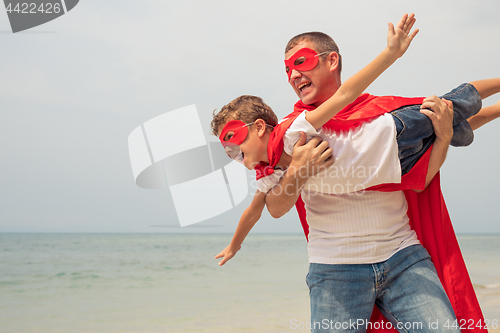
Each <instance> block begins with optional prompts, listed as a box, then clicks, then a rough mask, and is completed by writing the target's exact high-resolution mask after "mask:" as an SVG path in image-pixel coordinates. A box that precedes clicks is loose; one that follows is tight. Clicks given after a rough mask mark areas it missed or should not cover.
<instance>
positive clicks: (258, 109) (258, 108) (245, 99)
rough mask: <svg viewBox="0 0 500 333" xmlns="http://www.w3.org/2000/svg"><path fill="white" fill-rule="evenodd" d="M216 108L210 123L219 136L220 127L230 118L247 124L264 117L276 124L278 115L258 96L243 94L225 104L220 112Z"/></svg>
mask: <svg viewBox="0 0 500 333" xmlns="http://www.w3.org/2000/svg"><path fill="white" fill-rule="evenodd" d="M216 111H217V110H214V113H213V119H212V123H211V124H210V126H211V129H212V134H213V135H215V136H218V134H219V127H220V126H222V125H224V124H226V123H227V122H228V121H230V120H241V121H242V122H244V123H245V124H249V123H253V122H254V121H256V120H257V119H262V120H264V121H265V122H266V124H268V125H271V126H273V127H274V126H276V124H278V117H277V116H276V114H275V113H274V112H273V110H272V109H271V108H270V107H269V106H268V105H267V104H266V103H264V101H263V100H262V98H260V97H257V96H250V95H243V96H240V97H238V98H236V99H234V100H232V101H231V102H229V103H228V104H226V105H224V106H223V107H222V108H221V109H220V111H219V112H218V113H216Z"/></svg>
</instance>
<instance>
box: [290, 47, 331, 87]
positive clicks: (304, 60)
mask: <svg viewBox="0 0 500 333" xmlns="http://www.w3.org/2000/svg"><path fill="white" fill-rule="evenodd" d="M328 52H330V51H325V52H322V53H320V54H317V53H316V51H314V50H313V49H309V48H307V47H305V48H303V49H300V50H298V51H297V52H295V53H294V54H293V55H292V56H291V57H290V58H289V59H288V60H285V69H286V74H287V75H288V81H290V76H291V75H292V70H294V69H295V70H297V71H301V72H307V71H310V70H311V69H313V68H314V67H316V65H317V64H318V61H319V59H318V57H319V56H320V55H322V54H325V53H328Z"/></svg>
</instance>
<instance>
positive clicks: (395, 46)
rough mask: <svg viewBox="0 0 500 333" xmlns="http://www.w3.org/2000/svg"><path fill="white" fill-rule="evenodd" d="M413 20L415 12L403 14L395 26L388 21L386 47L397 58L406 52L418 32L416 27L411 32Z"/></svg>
mask: <svg viewBox="0 0 500 333" xmlns="http://www.w3.org/2000/svg"><path fill="white" fill-rule="evenodd" d="M415 21H416V19H415V14H413V13H412V14H410V15H408V14H404V15H403V17H402V18H401V20H399V22H398V24H397V25H396V28H394V25H393V24H392V23H389V32H388V33H387V48H388V49H389V51H391V52H393V53H394V55H395V56H396V57H397V58H399V57H401V56H402V55H403V54H404V53H405V52H406V50H407V49H408V47H409V46H410V43H411V41H412V40H413V38H414V37H415V36H416V35H417V33H418V29H415V30H414V31H413V32H411V29H412V28H413V25H414V24H415ZM410 32H411V33H410Z"/></svg>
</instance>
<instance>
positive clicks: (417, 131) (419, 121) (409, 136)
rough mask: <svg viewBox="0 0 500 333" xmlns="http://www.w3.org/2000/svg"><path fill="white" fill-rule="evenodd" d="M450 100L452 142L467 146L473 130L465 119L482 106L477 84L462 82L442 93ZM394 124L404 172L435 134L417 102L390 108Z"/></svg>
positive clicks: (420, 154) (416, 159) (453, 144)
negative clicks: (451, 105)
mask: <svg viewBox="0 0 500 333" xmlns="http://www.w3.org/2000/svg"><path fill="white" fill-rule="evenodd" d="M441 97H442V98H445V99H447V100H450V101H452V102H453V137H452V139H451V145H452V146H456V147H460V146H468V145H470V144H471V143H472V141H473V140H474V133H473V131H472V128H471V127H470V125H469V123H468V122H467V119H468V118H469V117H471V116H473V115H475V114H476V113H478V112H479V110H481V105H482V101H481V96H480V95H479V93H478V91H477V90H476V88H475V87H474V86H473V85H471V84H469V83H464V84H462V85H460V86H458V87H457V88H455V89H453V90H452V91H451V92H449V93H447V94H445V95H443V96H441ZM391 114H392V116H393V119H394V123H395V124H396V140H397V142H398V153H399V159H400V162H401V171H402V174H403V175H404V174H406V173H407V172H408V171H410V169H411V168H412V167H413V165H415V163H416V162H417V161H418V159H419V158H420V157H421V156H422V155H423V154H424V153H425V152H426V151H427V149H429V147H430V146H431V145H432V143H433V142H434V140H435V138H436V135H435V134H434V127H433V126H432V122H431V120H430V119H429V117H427V116H426V115H424V114H422V113H420V104H418V105H409V106H404V107H401V108H399V109H397V110H394V111H392V112H391Z"/></svg>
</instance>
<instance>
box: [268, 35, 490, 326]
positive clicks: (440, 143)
mask: <svg viewBox="0 0 500 333" xmlns="http://www.w3.org/2000/svg"><path fill="white" fill-rule="evenodd" d="M303 48H308V49H312V50H314V51H315V52H316V53H317V54H318V55H319V62H318V64H317V65H316V67H314V68H313V69H310V70H308V71H300V70H296V69H292V70H291V73H289V83H290V84H291V85H292V88H293V89H294V91H295V92H296V94H297V95H298V96H299V98H300V99H301V102H302V104H303V105H307V106H311V107H312V108H314V107H317V106H319V105H321V104H322V103H323V102H324V101H326V100H327V99H328V98H330V97H331V96H332V95H333V94H334V93H335V92H336V91H337V89H338V88H339V87H340V85H341V79H340V71H341V57H340V55H339V53H338V47H337V45H336V44H335V42H334V41H333V40H332V39H331V38H330V37H329V36H326V35H324V34H321V33H310V34H302V35H299V36H296V37H294V38H293V39H292V40H291V41H290V42H289V43H288V45H287V48H286V51H285V58H286V59H289V58H291V57H292V56H293V55H294V54H295V53H296V52H297V51H299V50H300V49H303ZM322 53H323V55H320V54H322ZM424 106H425V107H427V108H430V109H432V110H433V111H434V113H432V112H427V113H426V114H427V115H428V116H429V117H430V118H431V121H432V123H433V126H434V129H435V133H436V139H435V141H434V146H433V149H432V150H431V151H430V157H428V158H429V159H428V161H429V164H428V171H427V176H426V184H430V187H431V188H432V190H433V191H434V192H435V190H437V191H438V192H439V179H435V180H434V181H433V182H432V183H431V181H432V180H433V178H434V176H435V175H436V173H437V172H438V170H439V168H440V167H441V165H442V163H443V162H444V160H445V157H446V152H447V149H448V146H449V144H450V140H451V135H452V134H453V131H452V129H451V128H452V109H450V108H449V106H448V105H447V104H446V103H445V102H444V101H442V100H441V99H439V98H437V97H435V96H434V97H431V98H428V99H426V102H425V103H424ZM450 130H451V131H450ZM304 142H305V138H304V137H302V138H301V140H299V142H298V144H297V146H296V148H295V150H294V154H293V159H292V162H291V164H290V167H289V169H288V171H287V173H286V174H285V176H284V177H283V179H282V180H281V182H280V186H277V187H275V188H274V189H273V190H272V191H270V192H269V193H268V195H267V197H266V205H267V207H268V210H269V212H270V213H271V215H273V216H274V217H280V216H282V215H283V214H285V213H286V212H287V211H288V210H289V209H290V208H291V207H292V206H293V205H294V204H295V202H296V201H297V200H298V199H299V196H300V193H301V189H302V188H303V186H304V184H305V182H306V181H307V180H308V178H309V177H310V176H312V175H314V174H316V173H317V172H318V170H320V169H322V168H326V167H329V166H331V165H332V164H333V163H334V160H333V159H331V158H330V159H329V157H330V154H329V153H328V151H327V150H326V149H327V144H326V143H324V142H323V143H319V142H320V140H319V139H313V140H311V141H310V142H309V143H308V144H306V145H304ZM436 178H438V177H436ZM434 192H432V193H434ZM391 193H392V194H388V192H376V191H367V192H366V193H364V194H363V196H352V195H351V196H348V195H338V196H332V195H328V194H322V193H316V194H315V197H314V198H312V199H311V200H309V202H308V203H307V204H308V208H309V210H310V211H313V212H315V214H314V215H315V216H322V215H328V216H329V217H331V216H333V217H334V218H333V220H332V221H327V223H324V224H321V223H320V222H318V218H310V219H309V220H313V223H312V224H311V221H309V222H310V223H309V225H308V226H306V227H310V228H311V229H310V230H311V233H310V235H312V236H311V237H310V238H309V240H310V243H309V252H310V257H311V258H314V259H313V260H310V263H311V265H310V271H309V274H308V277H307V282H308V286H309V288H310V296H311V318H312V320H311V322H312V325H313V332H326V331H333V330H335V329H339V327H340V328H342V329H343V330H345V331H348V330H349V329H352V330H353V331H356V332H358V331H364V330H366V328H370V326H369V325H367V324H368V323H367V322H368V319H369V318H370V315H371V313H372V309H373V305H374V304H377V307H378V308H379V309H380V310H381V311H382V312H383V313H384V315H385V316H386V319H387V320H389V321H390V322H391V323H392V324H393V327H397V324H398V323H401V324H402V325H404V324H406V323H412V322H413V323H417V326H416V327H414V328H413V329H414V330H415V331H420V332H422V331H431V330H434V331H435V329H436V327H430V325H429V321H432V320H434V321H436V320H437V319H439V320H440V321H441V322H440V323H439V328H440V329H441V330H447V329H446V327H445V326H443V325H446V320H447V319H449V320H450V321H449V325H448V326H449V328H452V327H451V326H452V323H453V321H454V320H455V317H454V315H453V310H451V313H450V311H448V312H446V311H444V312H443V309H449V308H450V307H451V306H450V303H449V301H448V298H447V297H446V294H445V293H444V290H443V288H442V286H441V284H440V282H439V278H438V274H436V272H435V270H434V267H433V265H432V263H430V258H429V257H428V256H427V255H426V252H425V250H423V248H421V246H420V245H412V246H409V247H406V248H403V249H398V248H396V249H395V251H393V252H394V253H388V255H387V256H388V258H387V260H384V261H382V262H370V261H369V260H367V259H366V258H363V257H362V256H359V255H358V254H357V253H358V252H359V253H360V252H362V251H365V249H364V250H363V249H361V250H362V251H361V250H360V251H358V250H359V249H360V248H362V247H363V246H364V245H365V244H366V242H359V241H358V239H360V238H361V239H365V238H366V237H367V236H369V235H367V234H366V232H365V231H363V230H356V229H355V226H356V224H358V223H359V224H361V225H362V223H364V222H368V223H366V224H365V225H371V224H372V223H371V220H370V219H369V218H368V217H370V218H371V217H372V216H369V215H376V216H379V219H378V220H376V221H375V222H376V223H379V222H380V223H383V222H384V219H386V218H389V216H394V210H395V209H396V208H394V207H386V206H385V205H384V202H387V201H388V200H387V198H388V195H389V196H391V195H392V196H395V198H398V197H397V196H398V192H391ZM429 193H430V192H429V190H426V191H424V192H423V193H422V195H423V196H429ZM405 194H406V200H408V201H410V211H409V213H408V215H410V214H411V215H413V216H414V215H415V213H416V212H418V210H419V209H420V210H422V209H423V208H421V207H420V206H418V205H419V204H418V200H419V199H418V198H417V197H414V195H416V194H411V193H405ZM439 194H440V193H439ZM392 198H393V197H391V199H389V201H392V200H393V199H392ZM434 199H435V200H433V201H436V204H437V205H441V201H440V200H441V197H440V196H438V197H437V198H434ZM398 200H399V199H398ZM403 200H404V199H403ZM300 202H301V200H299V203H300ZM412 202H415V204H413V205H412ZM315 205H316V206H315ZM443 205H444V203H443ZM417 206H418V207H417ZM339 207H340V208H341V209H339ZM401 209H404V207H403V206H401V205H400V206H399V208H397V210H398V213H400V211H401ZM298 210H299V214H300V213H301V211H300V209H299V207H298ZM424 210H425V209H424ZM339 211H340V212H339ZM359 211H370V212H373V214H365V215H363V214H356V212H359ZM435 211H436V210H435V209H431V212H434V213H435ZM353 212H354V213H353ZM302 213H303V210H302ZM440 214H441V213H440ZM440 214H438V215H440ZM417 216H418V214H417ZM301 217H303V218H304V217H305V216H304V214H302V216H301ZM439 218H440V219H441V216H439ZM349 219H350V220H349ZM363 219H366V221H364V220H363ZM416 219H418V218H413V220H414V221H413V222H414V224H415V220H416ZM319 220H320V219H319ZM346 221H348V222H347V223H346ZM400 222H401V221H400ZM448 224H449V220H448ZM448 224H447V225H446V228H451V224H450V225H449V226H448ZM325 225H328V227H325ZM332 226H333V227H332ZM351 226H354V229H352V228H351V229H349V228H350V227H351ZM336 228H337V229H336ZM346 228H347V229H346ZM414 229H418V226H417V227H415V225H414ZM335 230H342V231H344V232H345V233H346V234H347V235H349V236H348V237H341V238H340V239H339V237H338V233H336V231H335ZM346 230H347V231H346ZM305 231H306V228H305ZM379 231H380V233H378V234H374V235H375V236H374V237H372V238H370V239H369V240H368V243H369V245H370V246H375V247H376V246H377V244H382V243H384V242H385V240H386V238H387V239H389V238H390V237H391V233H393V232H394V230H390V228H386V229H384V230H379ZM426 232H427V230H426ZM449 232H451V233H453V231H452V229H451V231H449ZM453 236H454V235H453ZM363 237H364V238H363ZM388 237H389V238H388ZM419 239H420V242H421V243H424V245H426V244H425V243H426V241H425V240H422V233H421V234H419ZM442 241H443V240H442V239H438V240H437V242H438V243H439V242H442ZM451 242H453V240H451ZM455 243H456V240H455ZM438 246H439V245H438ZM419 247H420V248H419ZM430 247H434V248H433V249H432V250H436V248H435V247H436V246H435V245H432V244H430ZM456 247H457V249H458V246H456ZM339 249H341V250H342V251H344V249H347V250H348V251H344V252H348V253H351V256H352V258H347V259H352V260H353V264H352V265H345V260H346V258H344V257H342V258H341V259H342V260H340V261H339V264H336V263H335V261H336V260H337V259H338V256H339V251H338V250H339ZM438 250H439V249H438ZM342 251H340V252H342ZM356 251H358V252H356ZM311 253H312V254H311ZM342 255H343V254H340V256H342ZM318 258H319V259H318ZM408 258H409V260H406V259H408ZM460 259H461V258H460ZM340 262H341V264H340ZM458 266H459V268H458V271H459V272H461V273H462V272H463V270H465V266H463V261H462V262H461V264H460V262H459V263H458ZM462 266H463V267H462ZM346 268H349V269H346ZM351 268H352V269H351ZM448 268H449V267H448V266H446V265H443V267H440V273H441V274H440V275H443V272H442V271H443V269H444V270H446V269H448ZM465 274H466V271H465ZM445 283H446V281H445ZM464 288H465V290H466V294H467V295H470V292H471V288H472V287H471V286H470V281H469V285H466V286H465V287H464ZM447 291H448V294H450V291H449V290H447ZM462 292H463V290H462V289H461V290H460V291H457V290H452V291H451V294H452V296H453V297H455V296H456V295H457V294H460V293H462ZM472 294H473V291H472ZM403 295H404V296H405V297H406V298H405V302H404V304H402V302H401V297H402V296H403ZM408 295H411V296H410V297H408ZM466 297H468V296H466ZM408 300H410V302H408ZM453 301H454V303H453V306H454V308H455V312H459V311H460V312H462V311H461V308H460V304H461V303H463V301H461V300H455V299H454V300H453ZM471 303H472V304H470V308H466V310H464V311H465V312H466V313H464V314H462V313H457V316H459V319H460V318H463V319H472V320H477V321H475V323H476V324H477V322H478V321H479V320H481V319H482V315H481V313H480V310H479V307H478V304H477V300H476V299H475V296H474V295H473V296H472V301H471ZM457 304H458V305H457ZM457 310H458V311H457ZM445 312H446V313H445ZM467 312H468V313H467ZM462 315H465V317H463V316H462ZM460 316H462V317H460ZM372 319H376V318H373V317H372ZM324 320H327V321H326V322H325V321H324ZM379 320H380V319H379ZM387 320H386V322H387ZM351 321H358V323H361V324H362V325H361V327H360V326H359V325H358V326H355V327H353V326H349V325H348V326H347V327H345V326H343V325H344V324H345V323H349V322H351ZM317 322H319V323H321V324H320V325H319V326H318V327H315V326H314V324H315V323H317ZM336 323H339V325H340V326H337V327H335V326H334V325H335V324H336ZM418 323H420V324H421V325H422V326H419V324H418ZM480 325H481V324H480ZM483 325H484V323H483ZM379 327H380V326H379ZM409 331H411V330H409ZM457 331H458V330H457Z"/></svg>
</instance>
